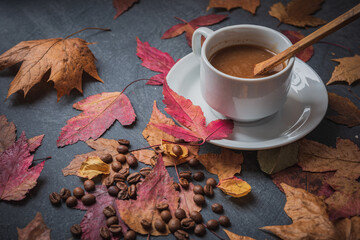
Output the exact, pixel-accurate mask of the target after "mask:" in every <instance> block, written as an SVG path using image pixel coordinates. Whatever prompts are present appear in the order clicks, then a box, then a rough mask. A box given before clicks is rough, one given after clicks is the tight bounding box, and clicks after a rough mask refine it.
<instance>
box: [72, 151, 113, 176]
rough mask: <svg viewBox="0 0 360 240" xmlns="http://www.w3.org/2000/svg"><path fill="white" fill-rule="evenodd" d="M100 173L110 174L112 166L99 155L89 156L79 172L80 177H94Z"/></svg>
mask: <svg viewBox="0 0 360 240" xmlns="http://www.w3.org/2000/svg"><path fill="white" fill-rule="evenodd" d="M100 174H110V167H109V165H108V164H106V163H105V162H103V161H102V160H101V159H100V158H99V157H97V156H96V157H95V156H89V157H88V158H87V159H86V160H85V161H84V162H82V163H81V166H80V169H79V170H78V173H77V175H78V176H79V177H83V178H88V179H92V178H94V177H96V176H98V175H100Z"/></svg>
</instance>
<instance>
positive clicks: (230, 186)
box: [217, 176, 251, 198]
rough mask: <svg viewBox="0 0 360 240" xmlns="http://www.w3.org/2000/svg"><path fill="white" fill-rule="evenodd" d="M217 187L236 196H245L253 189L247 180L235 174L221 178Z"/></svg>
mask: <svg viewBox="0 0 360 240" xmlns="http://www.w3.org/2000/svg"><path fill="white" fill-rule="evenodd" d="M217 187H218V188H220V189H221V191H223V192H224V193H226V194H227V195H230V196H232V197H236V198H239V197H243V196H245V195H247V194H248V193H249V192H250V191H251V186H250V185H249V184H248V183H247V182H245V181H244V180H242V179H240V178H237V177H235V176H234V177H231V178H225V179H222V180H220V181H219V183H218V185H217Z"/></svg>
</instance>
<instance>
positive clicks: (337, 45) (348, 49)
mask: <svg viewBox="0 0 360 240" xmlns="http://www.w3.org/2000/svg"><path fill="white" fill-rule="evenodd" d="M318 43H325V44H329V45H333V46H336V47H339V48H343V49H345V50H347V51H348V52H349V53H352V51H351V49H350V48H348V47H345V46H342V45H340V44H336V43H331V42H326V41H319V42H318Z"/></svg>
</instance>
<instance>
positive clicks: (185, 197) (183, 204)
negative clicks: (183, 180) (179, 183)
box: [179, 183, 201, 215]
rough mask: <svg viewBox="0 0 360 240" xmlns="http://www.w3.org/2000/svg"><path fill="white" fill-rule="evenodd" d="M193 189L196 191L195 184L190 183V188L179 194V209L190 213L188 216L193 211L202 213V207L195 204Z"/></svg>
mask: <svg viewBox="0 0 360 240" xmlns="http://www.w3.org/2000/svg"><path fill="white" fill-rule="evenodd" d="M193 189H194V184H192V183H189V188H188V189H182V190H181V191H180V194H179V197H180V205H179V208H182V209H184V210H185V211H186V212H187V213H188V215H189V213H190V212H192V211H197V212H200V211H201V207H200V206H198V205H197V204H196V203H195V202H194V195H195V193H194V191H193Z"/></svg>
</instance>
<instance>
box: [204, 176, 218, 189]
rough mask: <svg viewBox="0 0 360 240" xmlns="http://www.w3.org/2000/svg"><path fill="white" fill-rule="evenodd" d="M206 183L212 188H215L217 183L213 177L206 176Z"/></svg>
mask: <svg viewBox="0 0 360 240" xmlns="http://www.w3.org/2000/svg"><path fill="white" fill-rule="evenodd" d="M206 185H210V186H212V187H213V188H215V187H216V185H217V182H216V180H215V178H208V179H207V180H206Z"/></svg>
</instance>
